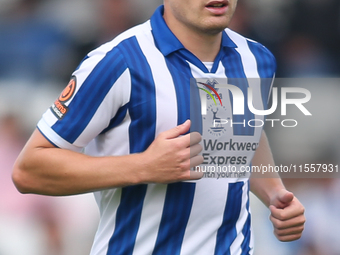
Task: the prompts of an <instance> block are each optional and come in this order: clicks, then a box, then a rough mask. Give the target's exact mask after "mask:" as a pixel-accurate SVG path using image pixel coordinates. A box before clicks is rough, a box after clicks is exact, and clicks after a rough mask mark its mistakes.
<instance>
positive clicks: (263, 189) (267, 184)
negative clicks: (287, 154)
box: [250, 132, 284, 206]
mask: <svg viewBox="0 0 340 255" xmlns="http://www.w3.org/2000/svg"><path fill="white" fill-rule="evenodd" d="M252 165H253V166H260V165H266V166H268V165H271V166H274V165H275V163H274V159H273V155H272V152H271V149H270V147H269V142H268V139H267V136H266V134H265V133H264V132H263V133H262V136H261V140H260V145H259V147H258V148H257V150H256V152H255V155H254V158H253V160H252ZM280 189H284V185H283V183H282V181H281V178H280V176H279V175H278V174H277V173H271V172H266V173H262V172H261V173H255V172H254V173H252V175H251V178H250V190H251V191H252V192H253V193H254V194H255V195H256V196H257V197H258V198H259V199H260V200H261V201H262V202H263V203H264V204H265V205H267V206H269V204H270V200H271V199H272V198H273V197H274V196H275V194H276V193H277V192H278V190H280Z"/></svg>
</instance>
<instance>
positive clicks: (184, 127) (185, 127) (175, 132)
mask: <svg viewBox="0 0 340 255" xmlns="http://www.w3.org/2000/svg"><path fill="white" fill-rule="evenodd" d="M190 125H191V122H190V120H186V121H185V122H184V123H183V124H181V125H178V126H176V127H174V128H172V129H169V130H167V131H164V132H163V133H162V134H161V136H163V137H164V138H165V139H173V138H176V137H179V136H180V135H184V134H185V133H187V132H188V131H189V129H190Z"/></svg>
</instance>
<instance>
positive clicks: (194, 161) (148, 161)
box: [139, 120, 203, 183]
mask: <svg viewBox="0 0 340 255" xmlns="http://www.w3.org/2000/svg"><path fill="white" fill-rule="evenodd" d="M190 125H191V122H190V121H189V120H187V121H186V122H184V123H183V124H181V125H179V126H177V127H174V128H172V129H170V130H167V131H165V132H162V133H160V134H159V135H158V136H157V137H156V139H155V140H154V141H153V142H152V144H151V145H150V146H149V148H148V149H147V150H146V151H145V152H143V153H144V159H145V161H144V164H143V167H142V170H141V172H140V173H139V174H140V177H141V180H142V182H144V183H171V182H177V181H185V180H195V179H200V178H202V177H203V174H202V173H199V172H195V171H190V168H192V167H194V166H197V165H199V164H201V163H202V162H203V157H202V155H199V153H200V152H201V151H202V146H201V145H200V144H199V142H200V141H201V139H202V137H201V134H199V133H198V132H192V133H189V134H186V133H187V132H188V131H189V129H190Z"/></svg>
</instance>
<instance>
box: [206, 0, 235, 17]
mask: <svg viewBox="0 0 340 255" xmlns="http://www.w3.org/2000/svg"><path fill="white" fill-rule="evenodd" d="M228 5H229V1H228V0H223V1H211V2H209V3H208V4H207V5H206V6H205V8H206V9H207V10H209V11H210V12H211V13H213V14H215V15H223V14H225V13H226V11H227V9H228Z"/></svg>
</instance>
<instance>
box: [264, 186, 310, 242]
mask: <svg viewBox="0 0 340 255" xmlns="http://www.w3.org/2000/svg"><path fill="white" fill-rule="evenodd" d="M289 193H290V192H289ZM269 209H270V211H271V215H270V220H271V222H272V223H273V226H274V234H275V236H276V237H277V239H279V240H280V241H282V242H288V241H294V240H297V239H299V238H300V237H301V235H302V232H303V230H304V224H305V222H306V218H305V216H304V211H305V209H304V207H303V205H302V204H301V203H300V202H299V201H298V200H297V199H296V198H295V197H294V198H293V200H292V201H291V202H290V204H289V205H288V206H286V207H285V208H284V209H280V208H276V207H275V206H274V205H270V206H269Z"/></svg>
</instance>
